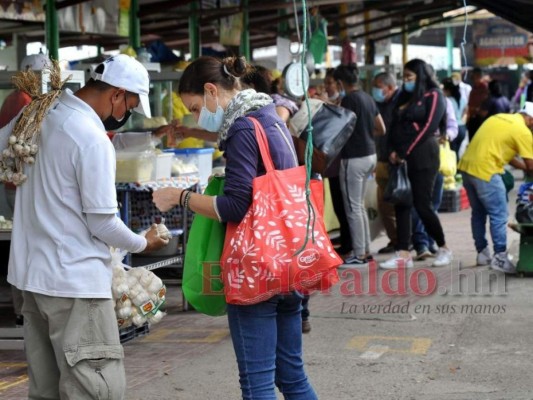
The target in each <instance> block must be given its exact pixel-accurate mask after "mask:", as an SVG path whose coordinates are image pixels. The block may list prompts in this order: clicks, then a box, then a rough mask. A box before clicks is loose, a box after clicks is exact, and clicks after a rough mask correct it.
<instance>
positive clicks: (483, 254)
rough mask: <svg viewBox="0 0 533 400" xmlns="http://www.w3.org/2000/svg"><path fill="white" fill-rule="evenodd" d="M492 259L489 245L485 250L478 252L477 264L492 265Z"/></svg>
mask: <svg viewBox="0 0 533 400" xmlns="http://www.w3.org/2000/svg"><path fill="white" fill-rule="evenodd" d="M491 260H492V257H491V255H490V250H489V248H488V247H485V248H484V249H483V250H481V251H480V252H479V253H477V258H476V265H478V266H482V265H490V262H491Z"/></svg>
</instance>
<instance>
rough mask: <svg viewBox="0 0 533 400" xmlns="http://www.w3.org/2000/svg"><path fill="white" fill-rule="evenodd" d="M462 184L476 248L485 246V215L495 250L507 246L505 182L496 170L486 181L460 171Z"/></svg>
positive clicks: (486, 243) (501, 249)
mask: <svg viewBox="0 0 533 400" xmlns="http://www.w3.org/2000/svg"><path fill="white" fill-rule="evenodd" d="M462 175H463V185H464V187H465V189H466V194H467V195H468V201H469V202H470V207H472V217H471V225H472V235H473V236H474V243H475V245H476V250H477V252H478V253H479V252H480V251H482V250H483V249H484V248H485V247H487V246H488V242H487V239H486V238H485V235H486V228H485V225H486V223H487V216H488V217H489V221H490V236H491V237H492V243H493V245H494V253H500V252H503V251H506V249H507V218H508V210H507V199H506V193H507V192H506V191H505V185H504V184H503V181H502V177H501V175H499V174H494V175H492V177H491V179H490V181H489V182H487V181H483V180H481V179H479V178H476V177H475V176H472V175H469V174H467V173H466V172H462Z"/></svg>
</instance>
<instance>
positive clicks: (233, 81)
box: [178, 57, 249, 95]
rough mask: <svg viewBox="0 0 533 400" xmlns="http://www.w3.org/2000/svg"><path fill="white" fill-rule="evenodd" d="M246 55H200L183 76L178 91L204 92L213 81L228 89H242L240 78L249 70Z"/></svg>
mask: <svg viewBox="0 0 533 400" xmlns="http://www.w3.org/2000/svg"><path fill="white" fill-rule="evenodd" d="M248 68H249V66H248V64H247V63H246V59H245V58H244V57H227V58H224V59H223V60H220V59H218V58H215V57H200V58H197V59H196V60H194V61H193V62H192V63H191V64H190V65H189V66H188V67H187V68H185V71H183V75H182V76H181V79H180V83H179V86H178V93H179V94H183V93H188V94H199V95H203V94H204V85H205V84H206V83H213V84H215V85H218V86H220V87H222V88H223V89H226V90H234V89H237V90H238V89H240V82H239V78H240V77H242V76H244V75H245V74H246V73H247V72H248Z"/></svg>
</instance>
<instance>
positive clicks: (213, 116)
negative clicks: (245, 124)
mask: <svg viewBox="0 0 533 400" xmlns="http://www.w3.org/2000/svg"><path fill="white" fill-rule="evenodd" d="M215 98H216V99H217V108H216V110H215V112H211V111H209V110H208V109H207V107H206V104H207V103H206V94H205V93H204V106H203V107H202V110H201V111H200V115H199V117H198V126H200V128H203V129H205V130H206V131H209V132H218V131H219V129H220V127H221V126H222V122H223V121H224V109H223V108H222V107H220V106H219V105H218V97H215Z"/></svg>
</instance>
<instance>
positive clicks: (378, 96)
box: [372, 87, 385, 103]
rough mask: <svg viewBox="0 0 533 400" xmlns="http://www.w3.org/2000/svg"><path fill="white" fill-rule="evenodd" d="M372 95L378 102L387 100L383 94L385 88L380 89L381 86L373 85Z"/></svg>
mask: <svg viewBox="0 0 533 400" xmlns="http://www.w3.org/2000/svg"><path fill="white" fill-rule="evenodd" d="M372 97H373V98H374V100H376V101H377V102H378V103H383V102H385V95H384V94H383V89H380V88H377V87H373V88H372Z"/></svg>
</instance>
